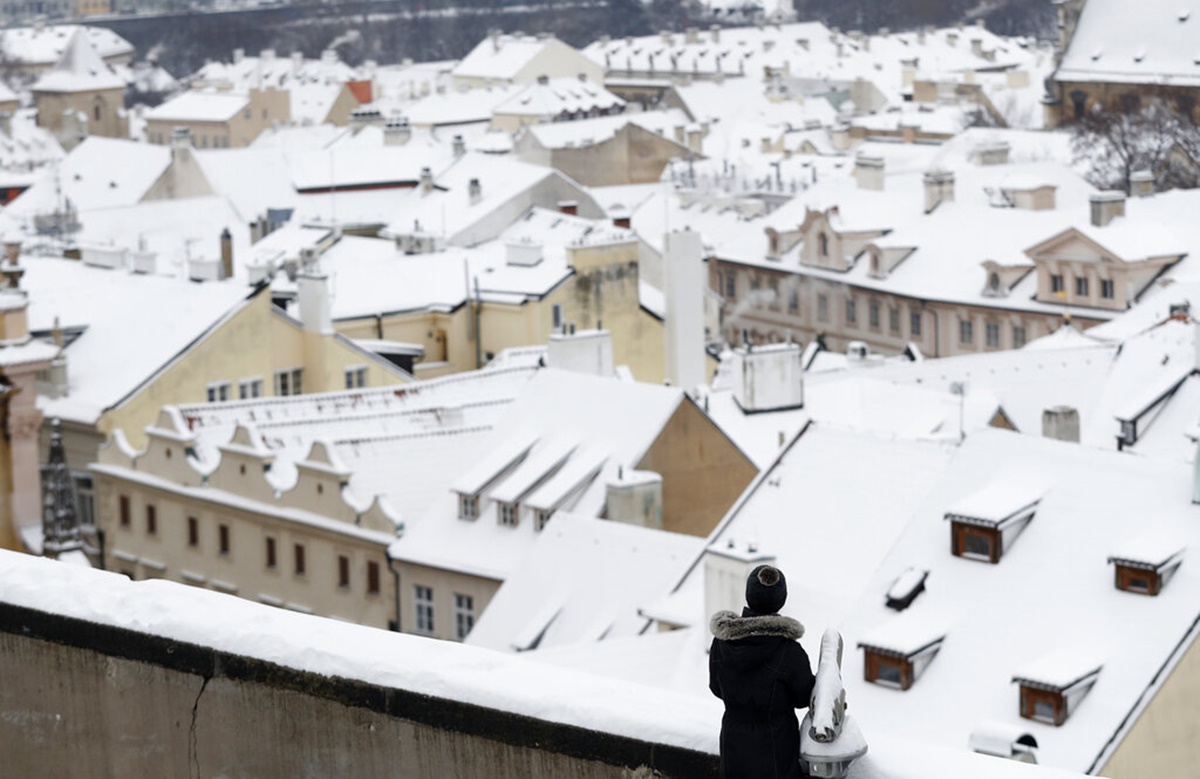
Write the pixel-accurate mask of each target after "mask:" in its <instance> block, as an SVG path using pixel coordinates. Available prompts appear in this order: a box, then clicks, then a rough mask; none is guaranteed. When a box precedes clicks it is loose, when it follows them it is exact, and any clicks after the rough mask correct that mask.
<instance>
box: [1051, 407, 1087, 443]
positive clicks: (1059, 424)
mask: <svg viewBox="0 0 1200 779" xmlns="http://www.w3.org/2000/svg"><path fill="white" fill-rule="evenodd" d="M1042 435H1043V436H1045V437H1046V438H1054V439H1057V440H1059V441H1069V442H1071V443H1075V444H1077V443H1079V410H1078V409H1075V408H1072V407H1071V406H1052V407H1050V408H1048V409H1046V410H1045V411H1043V412H1042Z"/></svg>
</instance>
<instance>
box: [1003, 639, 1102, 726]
mask: <svg viewBox="0 0 1200 779" xmlns="http://www.w3.org/2000/svg"><path fill="white" fill-rule="evenodd" d="M1103 667H1104V666H1103V664H1102V663H1100V662H1098V661H1097V660H1095V659H1094V658H1091V657H1089V656H1088V655H1085V654H1078V653H1075V652H1073V651H1066V650H1060V651H1058V652H1054V653H1052V654H1050V655H1046V656H1045V657H1042V658H1040V659H1038V660H1036V661H1034V662H1033V663H1030V664H1029V665H1027V666H1026V667H1025V668H1023V669H1021V670H1020V671H1018V672H1017V673H1016V674H1014V675H1013V681H1014V682H1016V683H1017V684H1019V685H1020V690H1021V696H1020V714H1021V716H1022V717H1024V718H1025V719H1031V720H1036V721H1038V722H1045V723H1046V724H1048V725H1054V726H1056V727H1057V726H1059V725H1062V724H1063V723H1064V722H1066V721H1067V718H1068V717H1070V716H1071V714H1073V713H1074V712H1075V710H1076V709H1077V708H1078V707H1079V703H1080V702H1081V701H1082V700H1083V698H1084V697H1085V696H1086V695H1087V694H1088V693H1089V692H1091V689H1092V687H1093V686H1094V685H1095V684H1096V681H1097V680H1098V679H1099V678H1100V671H1101V670H1102V669H1103Z"/></svg>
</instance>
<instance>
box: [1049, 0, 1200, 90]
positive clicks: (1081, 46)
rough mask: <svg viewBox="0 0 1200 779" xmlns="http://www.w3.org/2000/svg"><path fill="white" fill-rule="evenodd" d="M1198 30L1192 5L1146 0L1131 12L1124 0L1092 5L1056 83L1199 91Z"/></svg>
mask: <svg viewBox="0 0 1200 779" xmlns="http://www.w3.org/2000/svg"><path fill="white" fill-rule="evenodd" d="M1197 25H1200V17H1198V16H1197V15H1196V14H1195V13H1194V12H1193V8H1192V7H1191V6H1190V4H1189V3H1177V2H1170V0H1148V2H1146V3H1143V4H1140V5H1139V6H1138V11H1137V13H1129V7H1128V6H1127V5H1126V4H1124V3H1121V2H1120V0H1088V3H1087V4H1086V6H1084V8H1083V12H1082V14H1081V15H1080V17H1079V20H1078V23H1077V24H1076V27H1075V34H1074V35H1073V36H1072V38H1071V41H1070V43H1069V44H1068V45H1067V50H1066V52H1065V53H1064V54H1063V58H1062V63H1061V64H1060V65H1059V67H1058V70H1057V71H1056V72H1055V75H1054V78H1055V80H1056V81H1060V82H1076V81H1084V82H1109V83H1118V84H1162V85H1169V86H1181V87H1182V86H1192V87H1194V86H1198V85H1200V65H1197V64H1196V59H1197V49H1196V37H1197V31H1196V27H1197Z"/></svg>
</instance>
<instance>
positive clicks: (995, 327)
mask: <svg viewBox="0 0 1200 779" xmlns="http://www.w3.org/2000/svg"><path fill="white" fill-rule="evenodd" d="M983 345H984V346H985V347H986V348H988V349H999V348H1000V323H999V322H984V323H983Z"/></svg>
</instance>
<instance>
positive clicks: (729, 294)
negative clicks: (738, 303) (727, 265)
mask: <svg viewBox="0 0 1200 779" xmlns="http://www.w3.org/2000/svg"><path fill="white" fill-rule="evenodd" d="M735 297H737V276H736V275H734V273H733V272H732V271H731V272H729V273H726V274H725V298H726V299H727V300H733V299H734V298H735Z"/></svg>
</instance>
